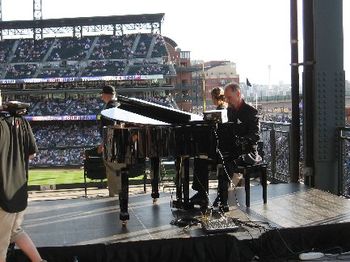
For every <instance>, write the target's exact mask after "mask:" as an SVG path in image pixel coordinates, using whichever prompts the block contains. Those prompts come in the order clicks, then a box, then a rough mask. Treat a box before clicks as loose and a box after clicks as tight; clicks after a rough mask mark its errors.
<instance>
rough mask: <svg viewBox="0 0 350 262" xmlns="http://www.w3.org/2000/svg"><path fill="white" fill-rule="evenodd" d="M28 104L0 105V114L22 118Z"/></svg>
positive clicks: (9, 103)
mask: <svg viewBox="0 0 350 262" xmlns="http://www.w3.org/2000/svg"><path fill="white" fill-rule="evenodd" d="M29 106H30V103H24V102H19V101H8V102H4V103H2V105H0V114H5V115H11V116H23V115H25V114H27V112H28V108H29Z"/></svg>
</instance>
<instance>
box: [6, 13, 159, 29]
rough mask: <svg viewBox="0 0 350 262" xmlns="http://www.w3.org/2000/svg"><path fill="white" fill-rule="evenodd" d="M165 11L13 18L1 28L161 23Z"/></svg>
mask: <svg viewBox="0 0 350 262" xmlns="http://www.w3.org/2000/svg"><path fill="white" fill-rule="evenodd" d="M163 18H164V13H157V14H139V15H122V16H93V17H76V18H57V19H42V20H13V21H0V28H1V29H2V30H4V29H8V30H10V29H32V28H41V29H42V28H50V27H74V26H95V25H110V24H138V23H140V24H142V23H161V22H162V19H163Z"/></svg>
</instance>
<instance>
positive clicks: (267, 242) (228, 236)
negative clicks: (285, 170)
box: [9, 184, 350, 262]
mask: <svg viewBox="0 0 350 262" xmlns="http://www.w3.org/2000/svg"><path fill="white" fill-rule="evenodd" d="M91 190H92V189H90V190H89V191H88V192H93V190H92V191H91ZM171 191H172V190H171V189H166V190H164V191H161V194H160V198H159V199H158V202H157V203H156V204H153V203H152V199H151V196H150V194H149V193H142V191H140V192H139V193H137V194H133V195H131V196H130V201H129V214H130V220H129V222H128V224H127V226H126V227H122V226H121V222H120V221H119V207H118V206H119V205H118V200H117V198H109V197H104V196H99V195H96V194H95V195H93V196H91V194H90V196H89V197H88V198H85V197H83V191H81V194H80V195H79V194H78V195H75V196H72V197H68V199H67V195H69V193H67V194H64V193H63V194H62V197H60V195H58V197H56V198H46V197H43V198H42V199H40V197H39V198H37V199H33V198H31V200H30V202H29V207H28V209H27V213H26V217H25V222H24V229H25V230H26V231H27V232H28V233H29V235H30V236H31V238H32V239H33V241H34V242H35V244H36V245H37V246H38V247H39V251H40V253H42V254H43V256H44V257H45V258H46V259H47V260H48V261H49V262H53V261H60V262H64V261H75V260H74V259H76V261H80V262H81V261H286V260H284V259H296V258H297V257H298V254H299V253H300V252H306V251H311V250H321V251H323V252H326V251H329V252H331V251H334V252H340V250H341V252H344V251H347V250H350V246H349V245H350V244H348V243H347V242H349V241H347V239H348V235H349V234H350V223H348V222H350V202H349V200H347V199H344V198H341V197H338V196H335V195H332V194H330V193H327V192H323V191H320V190H316V189H311V188H307V187H306V186H304V185H301V184H270V185H268V202H267V204H266V205H264V204H263V200H262V189H261V187H260V186H252V187H251V207H250V208H246V207H245V205H244V203H245V193H244V188H237V189H236V190H234V191H232V190H231V191H230V195H229V200H230V203H229V204H230V208H231V210H230V212H228V213H226V214H225V217H226V218H227V219H229V221H233V222H235V223H236V225H237V226H238V228H237V229H236V230H227V232H218V233H216V232H215V233H211V232H209V233H208V232H207V231H206V230H204V229H203V228H202V224H201V223H198V221H203V220H204V221H207V220H208V219H209V220H210V221H218V220H214V219H218V218H220V214H218V213H217V212H216V211H213V212H207V213H206V214H202V213H201V212H200V210H191V211H184V210H177V209H173V208H171V205H170V203H171V201H172V198H173V197H175V192H174V193H172V192H171ZM39 195H40V194H39ZM215 196H216V192H215V190H214V189H211V190H210V199H211V201H213V199H214V198H215ZM59 198H62V199H59ZM64 198H66V199H64ZM205 219H207V220H205ZM179 222H182V223H179ZM186 225H187V226H186ZM332 249H338V250H332ZM232 259H234V260H232ZM9 261H26V260H25V258H24V257H23V254H21V252H20V251H18V250H15V251H13V252H12V254H11V256H10V257H9Z"/></svg>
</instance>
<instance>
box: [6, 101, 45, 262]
mask: <svg viewBox="0 0 350 262" xmlns="http://www.w3.org/2000/svg"><path fill="white" fill-rule="evenodd" d="M19 111H20V112H21V113H23V109H21V110H19ZM37 151H38V148H37V146H36V143H35V139H34V136H33V132H32V129H31V127H30V125H29V123H28V121H27V120H26V119H24V118H23V117H22V116H21V115H18V114H16V111H14V112H10V111H8V110H7V109H6V111H5V110H3V108H2V106H1V105H0V224H1V225H0V262H5V261H6V253H7V248H8V246H9V244H10V243H16V245H17V246H18V247H19V248H20V249H22V251H23V252H24V253H25V254H26V255H27V256H28V257H29V258H30V260H31V261H34V262H39V261H44V260H42V258H41V257H40V254H39V253H38V251H37V249H36V247H35V245H34V243H33V242H32V240H31V239H30V237H29V236H28V235H27V234H26V233H25V232H24V231H23V229H22V227H21V224H22V221H23V216H24V210H25V209H26V207H27V204H28V192H27V182H28V163H29V160H30V159H31V158H33V157H34V155H35V153H36V152H37Z"/></svg>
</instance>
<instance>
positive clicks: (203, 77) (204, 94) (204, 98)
mask: <svg viewBox="0 0 350 262" xmlns="http://www.w3.org/2000/svg"><path fill="white" fill-rule="evenodd" d="M205 91H206V88H205V72H204V62H203V64H202V93H203V94H202V95H203V112H204V111H205V110H206V108H207V96H206V92H205Z"/></svg>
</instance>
